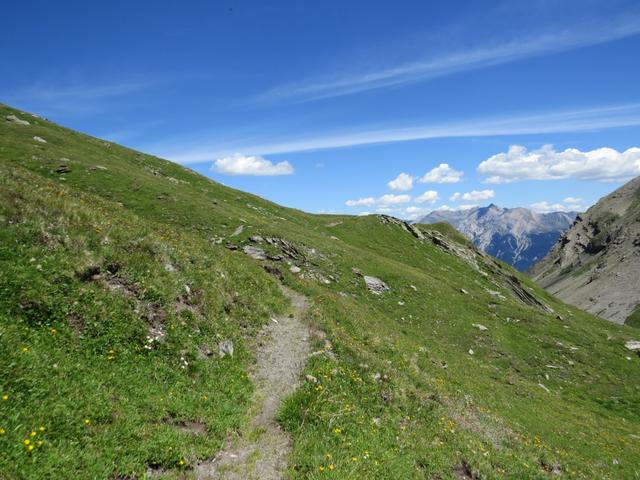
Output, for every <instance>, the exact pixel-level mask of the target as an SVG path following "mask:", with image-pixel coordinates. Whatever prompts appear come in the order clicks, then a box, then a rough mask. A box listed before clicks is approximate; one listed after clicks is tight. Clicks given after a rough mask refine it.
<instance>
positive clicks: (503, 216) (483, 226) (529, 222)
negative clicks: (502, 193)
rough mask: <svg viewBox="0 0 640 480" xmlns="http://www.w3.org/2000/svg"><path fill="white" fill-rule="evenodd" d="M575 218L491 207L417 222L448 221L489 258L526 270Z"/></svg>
mask: <svg viewBox="0 0 640 480" xmlns="http://www.w3.org/2000/svg"><path fill="white" fill-rule="evenodd" d="M576 215H577V213H576V212H552V213H536V212H533V211H531V210H529V209H527V208H500V207H498V206H497V205H494V204H491V205H489V206H487V207H475V208H470V209H466V210H436V211H433V212H431V213H430V214H429V215H427V216H425V217H423V218H421V219H420V220H418V221H417V222H416V223H438V222H446V223H448V224H450V225H452V226H453V227H454V228H455V229H456V230H458V231H459V232H461V233H462V234H464V235H466V236H467V237H469V238H470V239H471V240H472V241H473V243H474V244H475V245H477V246H478V247H479V248H481V249H482V250H484V251H485V252H486V253H488V254H489V255H492V256H494V257H496V258H499V259H500V260H502V261H504V262H506V263H508V264H510V265H513V266H514V267H515V268H517V269H518V270H520V271H524V270H527V269H529V268H530V267H531V266H532V265H533V264H534V263H536V262H537V261H538V260H541V259H542V258H543V257H544V256H545V255H546V254H547V253H548V252H549V250H550V249H551V248H552V247H553V245H554V244H555V243H556V242H557V241H558V239H559V238H560V236H561V235H562V233H563V232H564V231H565V230H567V229H568V228H569V227H570V226H571V224H572V223H573V221H574V219H575V218H576Z"/></svg>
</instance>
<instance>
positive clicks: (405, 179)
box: [387, 172, 413, 192]
mask: <svg viewBox="0 0 640 480" xmlns="http://www.w3.org/2000/svg"><path fill="white" fill-rule="evenodd" d="M387 185H388V186H389V188H390V189H391V190H396V191H400V192H406V191H407V190H411V189H412V188H413V177H412V176H411V175H409V174H407V173H404V172H403V173H401V174H400V175H398V176H397V177H396V178H394V179H393V180H391V181H390V182H389V183H387Z"/></svg>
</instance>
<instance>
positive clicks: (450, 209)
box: [433, 203, 478, 212]
mask: <svg viewBox="0 0 640 480" xmlns="http://www.w3.org/2000/svg"><path fill="white" fill-rule="evenodd" d="M477 206H478V205H477V204H475V203H473V204H466V205H457V206H455V207H450V206H449V205H441V206H440V207H438V208H436V209H435V210H433V211H435V212H437V211H439V210H440V211H444V212H455V211H458V210H469V209H471V208H476V207H477Z"/></svg>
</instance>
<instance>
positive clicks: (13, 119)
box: [5, 115, 30, 125]
mask: <svg viewBox="0 0 640 480" xmlns="http://www.w3.org/2000/svg"><path fill="white" fill-rule="evenodd" d="M5 119H6V120H7V122H9V123H15V124H16V125H30V124H29V122H27V121H26V120H22V119H20V118H18V117H16V116H15V115H7V116H6V117H5Z"/></svg>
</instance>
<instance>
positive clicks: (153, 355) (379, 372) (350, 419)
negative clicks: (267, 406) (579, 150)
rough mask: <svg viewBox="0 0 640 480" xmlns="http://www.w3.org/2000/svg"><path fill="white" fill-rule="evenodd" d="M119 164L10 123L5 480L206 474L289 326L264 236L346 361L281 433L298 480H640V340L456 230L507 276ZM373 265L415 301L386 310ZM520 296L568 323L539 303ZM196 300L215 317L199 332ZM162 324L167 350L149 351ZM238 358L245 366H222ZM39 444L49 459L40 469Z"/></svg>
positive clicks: (96, 148)
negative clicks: (185, 424) (258, 335)
mask: <svg viewBox="0 0 640 480" xmlns="http://www.w3.org/2000/svg"><path fill="white" fill-rule="evenodd" d="M9 113H15V114H17V115H18V116H21V117H23V118H26V119H28V120H29V121H31V122H32V124H31V125H29V126H20V125H14V124H9V123H7V122H5V121H4V117H5V116H6V115H7V114H9ZM34 135H37V136H40V137H42V138H45V139H46V140H47V143H46V144H39V143H36V142H34V141H33V139H32V137H33V136H34ZM108 145H109V146H107V144H105V143H104V142H102V141H101V140H98V139H94V138H91V137H87V136H85V135H82V134H79V133H76V132H72V131H70V130H66V129H64V128H62V127H59V126H57V125H54V124H51V123H49V122H46V121H44V120H41V119H36V118H32V117H30V116H28V115H26V114H23V113H21V112H17V111H14V110H11V109H9V108H5V107H3V108H0V179H1V181H2V183H1V184H0V185H1V186H0V197H1V200H2V202H1V205H0V238H1V239H2V241H1V242H0V343H1V348H2V354H1V355H0V367H1V370H0V372H1V373H0V388H1V389H2V393H3V394H7V395H8V396H9V399H8V400H6V401H3V402H1V403H0V427H2V428H4V429H5V434H4V435H3V436H2V437H0V446H1V447H2V448H1V449H0V478H2V477H7V478H30V479H31V478H36V479H37V478H51V477H52V476H55V472H59V471H69V472H73V475H72V476H73V477H74V478H110V477H112V478H116V476H117V475H130V476H134V475H136V476H138V477H142V476H143V475H144V472H145V471H146V469H147V467H148V466H149V465H157V466H160V467H162V468H164V469H166V472H165V474H166V477H168V478H177V477H179V476H180V475H186V476H187V477H189V475H191V471H190V467H192V466H193V465H194V464H195V463H196V462H197V461H198V459H201V458H207V457H209V456H211V455H212V454H214V453H215V452H216V450H217V449H218V448H219V446H220V445H221V442H222V441H223V439H224V438H225V436H226V435H227V434H228V433H230V432H232V431H234V430H237V429H238V428H239V426H240V425H241V423H242V422H243V421H244V420H245V419H246V415H247V412H248V410H249V408H250V399H251V392H252V385H251V383H250V382H249V380H248V379H247V377H246V374H247V372H248V368H249V366H250V362H251V358H250V355H249V354H248V349H247V345H248V344H249V343H250V342H251V339H252V337H253V335H254V333H255V332H256V329H257V328H258V327H259V326H260V325H261V324H262V323H263V322H265V321H267V320H268V318H269V315H270V314H271V313H272V312H278V311H282V310H283V309H284V308H285V305H284V300H283V298H282V296H281V294H280V293H279V291H278V289H277V287H276V284H275V281H274V280H273V277H272V276H270V275H268V274H267V273H266V272H265V271H264V270H263V269H262V268H261V266H260V265H259V264H258V263H257V262H255V261H252V260H250V259H249V258H247V257H246V256H244V255H243V254H242V253H240V252H232V251H229V250H227V249H226V248H225V247H224V243H225V241H232V242H234V243H236V244H243V243H245V242H246V241H247V238H248V237H249V236H250V235H253V234H256V233H260V234H262V235H263V236H276V237H281V238H284V239H286V240H287V241H289V242H291V243H292V244H293V245H294V246H296V248H297V249H298V250H299V252H301V253H300V256H299V257H298V258H297V259H296V260H295V263H297V264H298V265H299V266H300V267H301V268H302V270H303V273H304V274H305V279H301V278H299V277H298V276H295V275H292V274H290V272H289V270H288V268H286V266H283V265H281V263H282V262H270V263H272V264H273V265H274V266H276V267H277V268H280V270H281V271H282V273H283V275H284V281H285V283H287V284H288V285H289V286H290V287H292V288H294V289H295V290H297V291H299V292H301V293H304V294H306V295H307V296H308V297H309V298H310V300H311V304H312V306H311V308H310V310H309V313H308V318H307V319H306V321H308V322H309V323H311V324H312V325H313V326H315V327H317V328H320V329H322V330H323V331H324V332H325V334H326V336H327V339H328V340H329V341H330V342H331V347H330V353H329V354H322V355H315V356H313V357H311V358H310V360H309V362H308V364H307V366H306V369H305V373H309V374H312V375H314V376H316V377H317V378H318V379H320V384H319V385H315V384H311V383H305V384H304V385H303V386H302V387H301V388H300V389H299V390H298V391H297V392H296V393H295V394H294V395H293V396H292V397H291V398H289V399H288V400H287V401H286V402H285V405H284V406H283V408H282V411H281V413H280V416H279V418H280V421H281V423H282V425H283V426H284V428H285V429H286V430H288V431H289V432H290V433H291V434H292V436H293V440H294V449H293V453H292V458H291V461H290V468H289V470H288V472H287V475H288V477H290V478H341V479H342V478H367V479H370V478H371V479H374V478H380V479H388V478H441V479H446V478H460V477H461V476H462V475H464V474H465V473H464V472H467V473H471V474H473V475H477V476H478V478H519V479H520V478H523V479H526V478H548V477H550V476H553V475H552V473H551V471H552V470H553V469H554V468H555V469H556V470H559V471H560V472H561V474H562V476H563V477H564V478H588V479H591V478H610V479H618V478H640V465H639V463H640V462H639V461H638V458H640V447H639V446H638V442H637V438H636V437H635V436H636V435H638V431H639V428H640V401H639V400H638V399H639V398H640V395H639V394H640V390H639V387H638V385H640V382H639V380H640V370H639V367H640V363H639V359H638V358H637V357H633V358H632V360H631V361H630V360H627V357H628V352H627V351H625V349H624V346H623V345H624V342H625V341H626V340H629V339H634V338H635V337H634V333H635V332H636V331H637V330H635V329H631V328H629V327H620V326H617V325H614V324H611V323H607V322H604V321H602V320H599V319H597V318H595V317H593V316H591V315H589V314H587V313H584V312H581V311H579V310H577V309H575V308H573V307H570V306H567V305H564V304H562V303H560V302H559V301H557V300H556V299H554V298H552V297H550V296H549V295H548V294H546V293H545V292H544V291H542V290H541V289H540V288H539V287H537V286H535V285H534V284H533V283H532V282H531V281H530V280H528V279H527V278H525V277H523V276H522V275H520V274H518V273H516V272H514V271H513V270H512V269H510V268H509V267H507V266H505V265H504V264H502V263H500V262H493V261H491V260H488V259H486V258H485V257H482V256H480V255H477V254H473V253H469V252H472V251H473V250H472V249H471V247H470V245H469V243H468V241H467V240H465V239H463V238H460V236H459V234H457V232H455V231H452V230H451V229H448V228H447V227H443V226H438V225H436V226H429V227H427V226H421V227H420V228H422V229H427V228H430V229H433V230H437V231H438V232H439V234H441V235H443V236H444V238H445V239H448V241H449V242H451V243H455V242H458V243H457V245H459V247H458V248H460V249H462V251H465V252H467V254H470V255H472V256H474V258H475V261H476V262H477V263H478V265H479V270H481V271H482V272H484V275H483V274H482V273H480V272H479V271H478V270H477V269H476V268H475V267H474V266H473V265H472V264H470V263H469V262H468V261H465V260H464V259H461V258H460V257H458V256H456V255H452V254H450V253H447V252H445V251H443V250H442V249H440V248H438V247H437V246H436V245H435V244H433V243H432V242H431V241H429V240H424V241H420V240H418V239H416V238H415V237H414V236H412V235H411V234H409V233H408V232H406V231H405V230H403V229H402V228H401V227H400V226H398V225H393V224H385V223H383V222H381V221H380V219H379V218H378V217H375V216H370V217H350V216H328V215H309V214H305V213H303V212H300V211H297V210H292V209H286V208H283V207H279V206H277V205H275V204H273V203H271V202H267V201H265V200H262V199H260V198H258V197H255V196H252V195H249V194H245V193H242V192H238V191H235V190H233V189H229V188H226V187H223V186H221V185H219V184H217V183H215V182H212V181H210V180H208V179H206V178H203V177H201V176H198V175H196V174H195V173H193V172H191V171H189V170H187V169H184V168H182V167H180V166H178V165H174V164H171V163H169V162H166V161H164V160H160V159H157V158H154V157H150V156H147V155H143V154H140V153H138V152H134V151H131V150H128V149H125V148H122V147H119V146H117V145H113V144H108ZM63 158H64V159H65V160H61V159H63ZM61 164H65V165H67V166H68V167H69V168H70V170H71V171H70V172H69V173H64V174H60V173H56V172H55V170H56V169H57V168H58V167H59V166H60V165H61ZM240 224H242V225H244V226H245V228H244V231H243V233H242V234H241V235H239V236H237V237H233V238H229V235H230V234H231V232H233V231H234V230H235V229H236V227H237V226H238V225H240ZM222 237H225V238H226V240H224V241H222V243H219V239H220V238H222ZM269 248H271V249H272V250H274V249H273V247H269ZM274 253H275V250H274ZM32 259H34V260H32ZM96 268H99V271H100V278H97V279H92V278H91V274H93V273H95V272H96V271H97V270H96ZM352 268H358V269H360V270H361V271H362V272H363V273H365V274H368V275H374V276H377V277H380V278H381V279H383V280H384V281H385V282H386V283H388V284H389V286H390V287H391V290H390V291H389V292H387V293H385V294H384V295H381V296H374V295H372V294H370V293H369V292H367V291H366V289H365V287H364V283H363V281H362V279H361V278H360V277H358V276H357V275H355V274H354V273H353V271H352ZM168 270H170V271H168ZM509 275H515V276H516V278H518V279H519V280H520V282H522V284H524V286H525V287H524V288H525V289H526V290H528V291H530V292H533V294H534V295H535V296H536V297H537V298H538V299H540V300H541V301H543V302H544V303H545V304H547V305H549V306H551V307H553V309H554V310H555V312H554V313H546V312H544V311H542V310H541V309H538V308H534V307H531V306H529V305H526V304H524V303H522V302H521V301H519V300H518V299H517V298H516V297H515V296H514V295H512V294H511V292H510V290H509V289H508V288H507V286H506V285H507V277H508V276H509ZM314 278H325V279H329V280H330V282H329V283H328V284H325V283H324V282H322V281H317V280H314ZM114 285H115V286H120V287H121V288H116V289H114ZM185 285H188V286H189V288H190V290H191V292H192V295H191V297H190V298H189V302H190V303H191V304H192V307H191V308H189V309H186V310H184V309H183V311H181V312H177V309H176V305H182V304H184V303H185V302H184V300H185V299H184V295H185V292H186V289H185V287H184V286H185ZM110 286H111V287H110ZM462 288H463V289H464V290H465V291H466V292H468V293H467V294H464V293H463V292H461V289H462ZM488 290H493V291H500V292H501V293H502V295H503V296H504V299H500V298H496V297H494V296H492V295H491V294H489V293H488ZM194 292H195V293H194ZM178 310H180V309H178ZM158 312H161V313H160V314H159V315H160V317H158V316H157V315H158ZM154 315H155V316H154ZM558 315H560V317H561V319H560V318H558V317H557V316H558ZM154 318H156V319H157V318H161V319H162V322H161V323H162V325H163V328H164V330H165V331H166V337H165V340H164V341H163V342H162V343H160V344H158V345H154V346H153V348H152V349H151V350H148V349H146V348H145V344H146V342H147V340H146V336H147V334H148V328H149V324H150V323H153V319H154ZM474 323H475V324H482V325H484V326H486V327H487V328H488V329H487V330H486V331H480V330H479V329H478V328H476V327H474V326H473V324H474ZM52 329H54V330H52ZM54 332H55V333H54ZM223 338H233V340H234V344H235V345H236V352H237V353H236V354H235V355H234V357H233V358H228V357H227V358H218V356H217V342H218V341H219V340H220V339H223ZM202 345H208V346H210V347H211V348H212V349H213V350H214V355H213V357H207V358H199V355H198V351H199V350H201V346H202ZM23 347H25V348H26V349H27V350H26V351H23ZM315 349H316V350H318V351H320V350H323V349H324V344H323V343H318V344H317V345H315ZM469 350H472V351H473V354H470V353H469ZM111 351H113V353H110V352H111ZM182 356H185V358H186V359H187V362H188V364H189V365H188V367H187V368H185V369H183V368H181V360H180V358H181V357H182ZM110 358H111V359H110ZM54 365H55V367H54ZM548 365H551V366H553V367H559V368H550V367H548ZM445 366H446V368H444V367H445ZM547 376H548V378H547ZM539 384H542V385H543V386H544V387H545V388H546V389H548V390H549V391H548V392H547V390H545V388H543V387H541V386H540V385H539ZM5 392H6V393H5ZM205 397H206V400H205ZM85 419H89V420H90V424H89V425H85V424H84V420H85ZM182 421H196V422H201V423H203V424H205V425H206V434H204V435H194V434H192V433H188V432H184V431H183V430H181V429H179V428H176V424H179V423H180V422H182ZM40 425H43V426H44V427H45V431H44V432H38V431H37V428H38V427H39V426H40ZM32 430H33V431H36V435H35V437H33V438H34V439H43V444H42V445H41V446H38V447H36V448H34V450H33V451H31V452H29V451H28V447H25V445H24V444H22V443H21V442H22V441H23V440H24V439H26V438H31V437H28V436H29V435H30V432H31V431H32ZM36 441H37V440H36ZM182 462H184V465H181V463H182ZM462 478H464V477H462Z"/></svg>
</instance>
